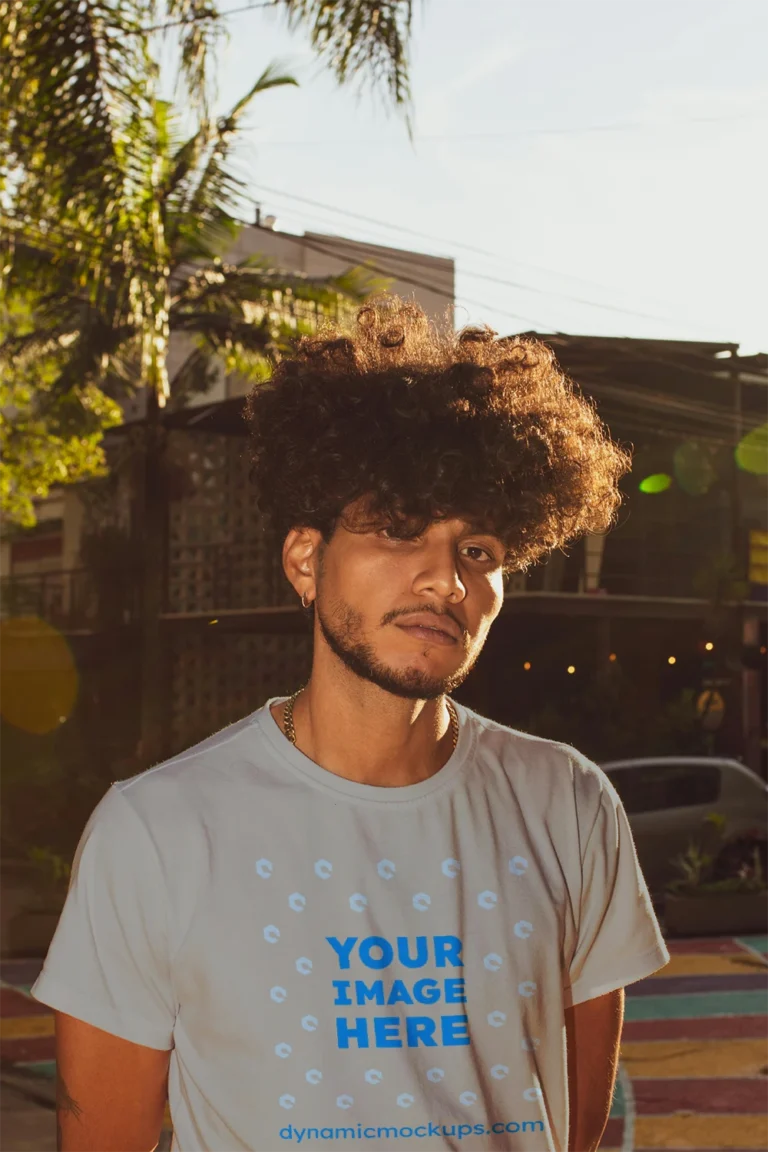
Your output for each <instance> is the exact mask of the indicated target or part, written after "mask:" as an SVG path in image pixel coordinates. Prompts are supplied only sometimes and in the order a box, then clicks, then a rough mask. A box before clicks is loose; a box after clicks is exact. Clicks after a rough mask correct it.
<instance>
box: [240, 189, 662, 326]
mask: <svg viewBox="0 0 768 1152" xmlns="http://www.w3.org/2000/svg"><path fill="white" fill-rule="evenodd" d="M254 186H255V187H257V188H259V189H260V190H261V191H262V192H266V193H267V194H268V195H270V196H281V197H285V198H287V199H289V200H296V201H298V202H299V203H301V204H308V205H310V206H313V207H315V208H320V209H322V210H325V211H329V212H336V213H338V214H339V215H341V216H343V217H349V218H351V219H354V220H360V221H361V222H363V223H366V224H373V225H374V226H377V227H379V228H386V229H390V230H392V231H395V232H400V233H403V234H404V235H407V236H414V237H417V238H418V239H420V240H422V241H423V240H428V241H431V242H433V243H436V244H445V245H446V247H453V248H462V249H464V250H465V251H467V252H472V253H473V254H475V255H477V256H486V257H490V258H491V259H493V260H498V259H499V255H498V253H494V252H490V251H488V250H487V249H485V248H476V247H474V246H473V245H470V244H463V243H462V242H461V241H458V240H446V239H444V238H441V237H438V236H434V235H431V234H430V233H426V232H419V231H418V230H417V229H415V228H408V227H406V226H401V225H398V224H390V223H388V222H387V221H384V220H378V219H376V218H374V217H372V216H365V215H363V214H362V213H360V212H351V211H347V210H345V209H341V208H334V207H333V206H332V205H329V204H323V203H322V202H321V201H319V200H311V199H309V198H308V197H306V196H297V195H295V194H294V193H292V192H284V191H281V190H280V189H277V188H268V187H267V186H266V185H265V184H261V183H257V184H255V185H254ZM253 202H254V203H256V201H253ZM355 243H358V242H357V241H355ZM515 263H518V264H519V267H521V268H530V269H531V270H532V271H536V272H543V273H544V274H545V275H559V273H557V272H554V271H553V270H552V269H550V268H542V267H541V266H539V265H536V264H524V263H520V262H517V261H516V262H515ZM463 272H464V275H468V276H470V277H474V278H475V279H480V280H487V281H489V282H490V283H495V284H499V285H504V286H506V287H510V288H516V289H519V290H522V291H524V292H533V293H536V294H537V295H542V296H553V297H559V298H560V299H563V300H568V301H570V302H571V303H578V304H584V305H586V306H588V307H592V308H602V309H604V310H607V311H611V312H617V313H621V314H623V315H628V316H633V317H637V318H639V319H643V320H657V321H660V322H662V323H664V324H676V323H677V322H676V321H675V320H671V319H670V318H669V317H667V316H659V315H655V314H653V313H648V312H638V311H635V310H634V309H630V308H621V307H620V306H618V305H615V304H601V303H599V302H598V301H596V300H588V299H586V298H584V297H580V296H571V295H569V294H568V293H563V292H555V291H552V292H550V291H549V290H548V289H546V288H536V287H533V286H530V285H526V284H520V283H518V282H516V281H513V280H503V279H501V278H498V277H494V276H490V275H488V274H486V273H483V272H472V271H470V270H463ZM574 279H579V278H578V277H575V278H574ZM581 282H582V283H584V284H590V283H591V284H593V286H594V287H596V288H604V289H605V290H606V291H613V289H608V288H607V286H605V285H600V284H595V283H594V281H588V280H582V281H581ZM469 303H473V301H469Z"/></svg>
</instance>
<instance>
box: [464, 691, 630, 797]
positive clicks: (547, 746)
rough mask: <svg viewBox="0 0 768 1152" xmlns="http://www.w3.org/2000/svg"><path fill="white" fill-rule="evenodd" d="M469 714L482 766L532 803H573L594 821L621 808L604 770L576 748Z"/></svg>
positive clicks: (474, 713)
mask: <svg viewBox="0 0 768 1152" xmlns="http://www.w3.org/2000/svg"><path fill="white" fill-rule="evenodd" d="M465 712H466V714H467V720H468V722H469V723H470V724H471V725H472V726H473V727H474V729H475V739H476V744H475V757H476V759H477V761H478V762H479V765H480V766H481V767H482V768H483V769H486V770H495V771H500V772H502V773H503V774H504V775H505V776H507V777H508V778H509V779H510V780H511V781H512V782H513V783H515V784H517V785H518V786H520V787H521V788H522V787H525V791H526V794H527V795H528V796H529V797H530V798H531V799H532V800H534V799H535V798H536V797H539V798H541V800H542V802H546V803H547V804H551V803H556V802H557V801H558V800H564V801H565V802H566V803H573V805H575V807H576V810H577V814H578V815H579V816H580V817H582V818H588V817H589V814H590V813H591V814H592V815H593V816H596V815H597V811H598V809H599V807H600V806H601V804H603V803H608V804H610V805H615V804H616V803H618V802H619V798H618V795H617V793H616V791H615V789H614V787H613V785H612V784H611V782H610V780H609V779H608V777H607V775H606V774H605V772H604V771H603V769H602V768H601V767H600V766H599V765H598V764H597V763H595V761H594V760H592V759H590V757H589V756H587V755H585V753H584V752H581V751H580V750H579V749H578V748H574V747H573V745H571V744H565V743H563V742H562V741H558V740H550V739H548V738H547V737H544V736H536V735H534V734H532V733H530V732H524V731H522V730H521V729H517V728H511V727H508V726H507V725H505V724H499V723H498V722H497V721H495V720H490V719H488V718H487V717H485V716H481V715H479V714H478V713H477V712H473V711H472V710H471V709H469V708H465Z"/></svg>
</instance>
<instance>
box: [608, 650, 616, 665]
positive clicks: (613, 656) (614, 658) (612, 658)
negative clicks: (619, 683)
mask: <svg viewBox="0 0 768 1152" xmlns="http://www.w3.org/2000/svg"><path fill="white" fill-rule="evenodd" d="M608 659H609V660H610V662H611V664H613V663H614V661H615V660H616V653H615V652H611V654H610V656H609V657H608Z"/></svg>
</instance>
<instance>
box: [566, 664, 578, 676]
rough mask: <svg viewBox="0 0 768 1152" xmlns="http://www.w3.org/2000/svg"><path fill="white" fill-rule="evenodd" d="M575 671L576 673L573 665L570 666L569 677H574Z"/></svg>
mask: <svg viewBox="0 0 768 1152" xmlns="http://www.w3.org/2000/svg"><path fill="white" fill-rule="evenodd" d="M575 671H576V669H575V668H574V666H573V664H569V665H568V673H569V675H571V676H572V675H573V673H574V672H575Z"/></svg>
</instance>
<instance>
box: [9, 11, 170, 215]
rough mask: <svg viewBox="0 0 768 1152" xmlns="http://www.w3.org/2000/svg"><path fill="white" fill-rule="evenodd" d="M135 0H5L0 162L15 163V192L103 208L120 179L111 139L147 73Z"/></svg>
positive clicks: (31, 201) (46, 206) (140, 104)
mask: <svg viewBox="0 0 768 1152" xmlns="http://www.w3.org/2000/svg"><path fill="white" fill-rule="evenodd" d="M145 9H146V4H145V2H144V0H79V2H78V3H72V2H71V0H7V2H6V3H5V4H4V5H3V6H2V13H0V19H2V24H1V25H0V35H1V36H2V41H3V45H4V47H5V50H6V57H7V60H6V62H5V66H4V70H3V71H4V75H3V84H4V89H5V90H4V104H5V107H6V109H8V110H9V111H8V113H7V116H6V119H5V123H4V125H3V128H4V131H3V135H2V141H0V147H2V155H1V156H0V161H1V162H2V164H3V165H4V166H7V167H6V170H8V171H10V170H15V171H17V172H18V174H19V175H18V179H17V181H16V184H15V187H14V200H15V201H16V203H17V204H19V205H22V206H23V208H24V210H25V211H26V212H27V213H29V214H30V215H32V216H36V217H37V218H38V219H40V218H43V217H45V216H49V215H50V214H51V209H52V208H56V207H58V209H59V210H64V209H65V208H66V209H67V211H69V212H71V211H72V209H73V207H74V206H76V205H80V206H82V207H84V208H87V210H88V212H89V214H90V215H91V216H92V215H93V214H94V213H97V214H98V213H99V212H103V211H104V209H105V207H106V205H107V204H108V203H109V201H110V200H111V199H112V198H113V197H114V196H115V195H116V193H117V191H118V189H119V187H120V186H121V184H122V182H123V179H124V170H123V164H122V162H121V158H120V156H119V145H120V141H121V139H122V135H123V132H124V130H125V126H126V124H127V123H128V122H129V121H130V120H131V118H132V117H135V116H136V115H137V114H139V115H140V114H141V112H142V110H143V108H144V104H145V100H146V97H147V92H148V84H149V82H150V80H151V78H152V77H153V76H154V75H155V74H156V67H155V65H154V63H153V61H152V59H151V57H150V55H149V51H148V45H147V40H146V37H143V36H142V35H141V34H140V32H141V26H142V18H143V16H144V13H145Z"/></svg>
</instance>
